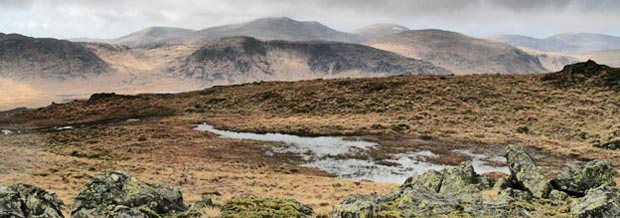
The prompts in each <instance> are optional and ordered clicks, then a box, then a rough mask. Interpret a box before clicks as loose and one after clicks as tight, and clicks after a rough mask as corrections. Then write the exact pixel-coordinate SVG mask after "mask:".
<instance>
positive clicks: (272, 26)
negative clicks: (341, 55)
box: [191, 17, 359, 42]
mask: <svg viewBox="0 0 620 218" xmlns="http://www.w3.org/2000/svg"><path fill="white" fill-rule="evenodd" d="M227 36H249V37H254V38H258V39H261V40H286V41H311V40H324V41H338V42H355V41H358V40H359V39H357V36H356V35H353V34H349V33H344V32H340V31H337V30H334V29H331V28H329V27H327V26H325V25H323V24H321V23H318V22H312V21H296V20H293V19H290V18H288V17H274V18H261V19H257V20H254V21H250V22H247V23H242V24H235V25H225V26H218V27H212V28H207V29H204V30H200V31H197V32H195V33H193V34H191V37H192V38H202V37H212V38H220V37H227Z"/></svg>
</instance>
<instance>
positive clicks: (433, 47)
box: [367, 30, 547, 74]
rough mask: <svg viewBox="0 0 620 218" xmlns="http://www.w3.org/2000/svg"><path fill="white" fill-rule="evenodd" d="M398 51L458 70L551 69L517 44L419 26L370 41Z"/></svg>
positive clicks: (512, 71) (516, 71) (515, 71)
mask: <svg viewBox="0 0 620 218" xmlns="http://www.w3.org/2000/svg"><path fill="white" fill-rule="evenodd" d="M367 44H368V45H370V46H372V47H375V48H379V49H383V50H387V51H392V52H395V53H397V54H400V55H403V56H406V57H411V58H416V59H421V60H427V61H430V62H431V63H433V64H435V65H437V66H440V67H444V68H446V69H448V70H450V71H452V72H454V73H458V74H474V73H485V74H487V73H500V74H528V73H541V72H546V71H547V70H546V69H545V68H544V67H543V66H542V64H541V63H540V61H539V60H538V59H537V58H536V57H534V56H532V55H529V54H527V53H525V52H523V51H521V50H519V49H517V48H514V47H511V46H509V45H506V44H503V43H498V42H492V41H488V40H483V39H477V38H472V37H469V36H465V35H462V34H459V33H455V32H448V31H442V30H415V31H407V32H402V33H398V34H395V35H390V36H387V37H384V38H381V39H377V40H374V41H371V42H369V43H367Z"/></svg>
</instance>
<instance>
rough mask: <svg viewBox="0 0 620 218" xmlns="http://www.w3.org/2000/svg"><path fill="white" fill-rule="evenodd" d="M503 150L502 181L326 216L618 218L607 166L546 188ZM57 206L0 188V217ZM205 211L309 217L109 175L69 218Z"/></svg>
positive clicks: (463, 168)
mask: <svg viewBox="0 0 620 218" xmlns="http://www.w3.org/2000/svg"><path fill="white" fill-rule="evenodd" d="M506 151H507V154H506V158H507V159H508V164H509V167H510V171H511V175H509V176H506V177H503V178H499V179H497V177H494V178H491V177H487V176H484V175H479V174H477V173H476V172H475V171H474V168H473V167H472V164H471V162H464V163H462V164H461V165H459V166H458V167H455V168H447V169H443V170H440V171H434V170H431V171H427V172H426V173H424V174H421V175H417V176H413V177H410V178H408V179H407V180H406V181H405V183H404V184H403V185H401V186H400V187H398V188H396V189H394V190H393V191H392V192H390V193H387V194H385V195H377V194H371V195H351V196H349V197H348V198H346V199H345V200H344V201H343V202H341V203H340V204H337V205H335V206H334V208H333V210H332V212H331V217H333V218H377V217H381V218H396V217H578V218H595V217H620V190H619V189H618V188H617V187H616V184H615V182H614V179H615V178H616V172H615V170H614V169H613V168H612V166H611V164H610V163H609V162H608V161H599V160H596V161H591V162H588V163H585V164H583V165H581V166H579V167H576V168H574V169H571V170H569V171H567V172H565V173H562V174H560V175H559V176H557V177H556V178H555V179H554V180H552V183H553V184H554V186H553V187H555V189H553V188H552V186H551V185H550V184H549V183H548V182H547V181H546V180H545V179H544V177H543V176H542V174H541V173H540V172H539V171H538V169H537V167H536V165H535V163H534V161H533V160H532V158H531V157H530V156H529V155H528V154H527V153H526V152H525V149H523V148H522V147H519V146H508V147H507V149H506ZM575 193H578V194H575ZM569 194H570V195H572V196H569ZM62 205H63V204H62V202H61V201H60V200H58V198H57V197H56V195H55V194H54V193H53V192H50V191H46V190H43V189H39V188H36V187H33V186H29V185H23V184H19V185H14V186H10V187H0V217H11V218H12V217H16V218H39V217H51V218H62V217H63V215H62V213H61V212H60V207H61V206H62ZM212 207H217V208H220V211H221V217H224V218H241V217H282V218H284V217H286V218H288V217H298V218H307V217H308V218H309V217H312V216H313V215H314V214H313V210H312V208H310V207H308V206H306V205H304V204H302V203H300V202H298V201H296V200H292V199H272V198H261V197H256V196H252V195H245V196H240V197H237V198H233V199H232V200H230V201H228V202H227V203H226V204H225V205H223V206H218V205H214V204H213V202H212V201H211V200H210V199H203V200H202V201H198V202H196V203H194V204H191V205H190V206H189V207H186V206H185V203H184V202H183V197H182V195H181V192H180V191H179V190H178V189H176V188H174V187H170V186H165V185H158V184H149V183H144V182H141V181H139V180H138V179H137V178H135V177H133V176H131V175H129V174H127V173H125V172H122V171H110V172H107V173H105V174H102V175H97V176H94V177H92V178H91V179H90V180H89V181H88V183H87V184H86V186H85V188H84V189H83V190H82V191H81V192H80V193H79V195H78V196H77V197H76V198H75V202H74V205H73V210H72V213H71V217H72V218H108V217H121V218H130V217H142V218H163V217H170V218H198V217H204V215H205V213H204V212H205V211H206V209H208V208H212ZM320 217H324V216H320Z"/></svg>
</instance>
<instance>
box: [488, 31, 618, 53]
mask: <svg viewBox="0 0 620 218" xmlns="http://www.w3.org/2000/svg"><path fill="white" fill-rule="evenodd" d="M488 39H490V40H494V41H499V42H503V43H506V44H509V45H512V46H515V47H525V48H530V49H535V50H539V51H544V52H556V53H568V54H576V53H586V52H593V51H601V50H613V49H620V37H616V36H610V35H603V34H594V33H564V34H557V35H553V36H550V37H547V38H544V39H538V38H533V37H528V36H522V35H497V36H491V37H489V38H488Z"/></svg>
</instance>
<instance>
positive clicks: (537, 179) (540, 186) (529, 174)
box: [506, 145, 551, 198]
mask: <svg viewBox="0 0 620 218" xmlns="http://www.w3.org/2000/svg"><path fill="white" fill-rule="evenodd" d="M506 159H507V161H508V167H509V168H510V173H511V176H510V180H512V181H514V182H515V185H516V186H517V187H519V188H520V189H523V190H526V191H529V192H531V193H532V195H534V197H537V198H546V197H547V196H548V195H549V192H551V185H550V184H549V183H548V182H547V180H546V179H545V176H543V174H542V173H540V171H538V167H537V166H536V164H535V163H534V160H532V157H530V155H529V154H527V153H526V152H525V149H523V148H522V147H520V146H516V145H510V146H508V147H507V148H506Z"/></svg>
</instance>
